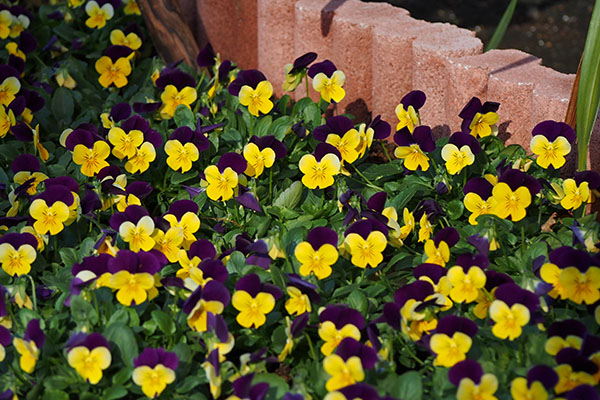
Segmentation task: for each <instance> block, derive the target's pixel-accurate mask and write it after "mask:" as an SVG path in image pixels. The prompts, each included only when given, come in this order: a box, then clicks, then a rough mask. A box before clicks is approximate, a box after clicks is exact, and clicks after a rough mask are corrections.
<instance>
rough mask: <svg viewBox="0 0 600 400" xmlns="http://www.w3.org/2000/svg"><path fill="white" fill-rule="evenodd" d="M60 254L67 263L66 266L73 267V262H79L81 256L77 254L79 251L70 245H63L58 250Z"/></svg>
mask: <svg viewBox="0 0 600 400" xmlns="http://www.w3.org/2000/svg"><path fill="white" fill-rule="evenodd" d="M58 254H59V255H60V259H61V261H62V262H63V264H64V265H65V267H69V268H70V267H72V266H73V264H75V263H77V262H79V257H78V256H77V251H75V249H73V248H70V247H63V248H62V249H60V250H59V251H58Z"/></svg>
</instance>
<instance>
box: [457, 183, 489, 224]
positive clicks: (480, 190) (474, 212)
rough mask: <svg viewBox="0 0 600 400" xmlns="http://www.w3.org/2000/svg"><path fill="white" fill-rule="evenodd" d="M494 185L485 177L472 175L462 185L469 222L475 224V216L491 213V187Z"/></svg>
mask: <svg viewBox="0 0 600 400" xmlns="http://www.w3.org/2000/svg"><path fill="white" fill-rule="evenodd" d="M493 188H494V186H493V185H492V184H491V183H490V182H489V181H488V180H486V179H485V178H478V177H474V178H471V179H469V180H468V181H467V183H466V184H465V186H464V187H463V193H464V194H465V198H464V199H463V202H464V204H465V208H466V209H467V210H469V211H470V212H471V215H470V216H469V223H470V224H471V225H477V217H479V216H480V215H484V214H491V213H492V201H491V196H492V189H493Z"/></svg>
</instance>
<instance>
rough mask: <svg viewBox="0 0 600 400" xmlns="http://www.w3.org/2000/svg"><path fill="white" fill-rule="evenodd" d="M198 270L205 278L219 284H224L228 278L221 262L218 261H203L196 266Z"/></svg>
mask: <svg viewBox="0 0 600 400" xmlns="http://www.w3.org/2000/svg"><path fill="white" fill-rule="evenodd" d="M198 268H200V270H202V272H203V274H204V277H205V278H212V279H214V280H215V281H218V282H221V283H225V281H226V280H227V277H228V276H229V273H228V272H227V268H225V265H224V264H223V261H221V260H218V259H217V260H215V259H212V258H207V259H203V260H202V261H201V262H200V264H198Z"/></svg>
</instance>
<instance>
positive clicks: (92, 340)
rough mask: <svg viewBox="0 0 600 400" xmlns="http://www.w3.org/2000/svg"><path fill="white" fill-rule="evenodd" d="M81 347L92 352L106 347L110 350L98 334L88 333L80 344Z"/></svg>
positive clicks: (106, 342) (104, 339)
mask: <svg viewBox="0 0 600 400" xmlns="http://www.w3.org/2000/svg"><path fill="white" fill-rule="evenodd" d="M82 345H83V346H85V347H87V348H88V349H90V350H92V349H95V348H96V347H106V348H107V349H108V350H110V345H109V344H108V340H106V338H105V337H104V336H102V335H101V334H99V333H95V332H94V333H90V334H89V335H88V336H87V337H86V338H85V340H84V341H83V343H82Z"/></svg>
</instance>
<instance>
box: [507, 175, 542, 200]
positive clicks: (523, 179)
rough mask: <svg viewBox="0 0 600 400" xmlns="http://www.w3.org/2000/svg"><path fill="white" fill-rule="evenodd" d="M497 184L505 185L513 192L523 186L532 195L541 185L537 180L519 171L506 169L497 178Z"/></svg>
mask: <svg viewBox="0 0 600 400" xmlns="http://www.w3.org/2000/svg"><path fill="white" fill-rule="evenodd" d="M498 182H504V183H506V184H507V185H508V186H510V188H511V189H512V190H513V191H515V190H517V189H518V188H519V187H521V186H525V187H527V188H528V189H529V191H530V192H531V194H532V195H535V194H537V193H538V192H539V191H540V190H541V189H542V185H541V184H540V182H539V181H538V180H537V179H535V178H534V177H533V176H531V175H528V174H526V173H525V172H523V171H521V170H520V169H507V170H506V171H504V172H503V173H502V174H501V175H500V176H499V177H498Z"/></svg>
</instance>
